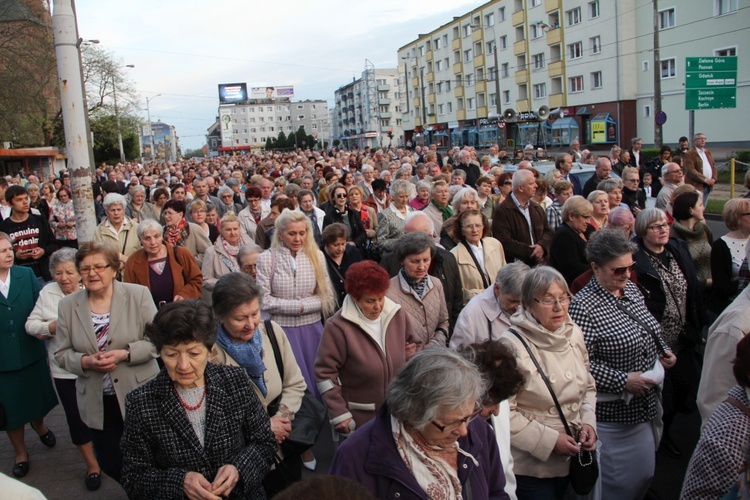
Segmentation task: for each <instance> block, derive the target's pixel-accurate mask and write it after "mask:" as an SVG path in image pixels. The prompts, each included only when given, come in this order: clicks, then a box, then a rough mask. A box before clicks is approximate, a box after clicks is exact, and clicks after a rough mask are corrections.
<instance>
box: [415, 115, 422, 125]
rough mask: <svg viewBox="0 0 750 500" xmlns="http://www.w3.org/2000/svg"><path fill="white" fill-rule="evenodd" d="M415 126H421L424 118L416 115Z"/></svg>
mask: <svg viewBox="0 0 750 500" xmlns="http://www.w3.org/2000/svg"><path fill="white" fill-rule="evenodd" d="M414 126H415V127H421V126H422V118H421V117H420V116H415V117H414Z"/></svg>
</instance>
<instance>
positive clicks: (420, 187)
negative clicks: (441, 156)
mask: <svg viewBox="0 0 750 500" xmlns="http://www.w3.org/2000/svg"><path fill="white" fill-rule="evenodd" d="M429 204H430V181H428V180H426V179H422V180H421V181H417V196H415V197H414V198H413V199H412V200H411V201H410V202H409V206H410V207H411V208H413V209H414V210H423V209H424V208H426V207H427V206H428V205H429Z"/></svg>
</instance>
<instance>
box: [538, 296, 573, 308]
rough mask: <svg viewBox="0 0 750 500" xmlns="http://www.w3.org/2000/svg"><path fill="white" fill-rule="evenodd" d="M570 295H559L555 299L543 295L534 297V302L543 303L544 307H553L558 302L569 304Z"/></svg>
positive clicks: (562, 304) (564, 304)
mask: <svg viewBox="0 0 750 500" xmlns="http://www.w3.org/2000/svg"><path fill="white" fill-rule="evenodd" d="M570 300H571V297H570V295H563V296H562V297H559V298H557V299H554V298H552V297H545V298H543V299H536V298H535V299H534V302H536V303H537V304H540V305H543V306H544V307H553V306H554V305H555V304H560V305H561V306H563V307H564V306H567V305H568V304H570Z"/></svg>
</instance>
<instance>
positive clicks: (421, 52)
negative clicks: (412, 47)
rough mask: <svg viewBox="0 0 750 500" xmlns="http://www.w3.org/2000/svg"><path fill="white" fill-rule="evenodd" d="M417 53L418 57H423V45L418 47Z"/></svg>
mask: <svg viewBox="0 0 750 500" xmlns="http://www.w3.org/2000/svg"><path fill="white" fill-rule="evenodd" d="M417 52H419V55H420V56H423V55H424V45H420V46H419V48H418V49H417Z"/></svg>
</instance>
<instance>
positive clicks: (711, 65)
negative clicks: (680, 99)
mask: <svg viewBox="0 0 750 500" xmlns="http://www.w3.org/2000/svg"><path fill="white" fill-rule="evenodd" d="M685 88H686V90H685V109H719V108H736V107H737V57H736V56H726V57H688V58H686V60H685Z"/></svg>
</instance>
